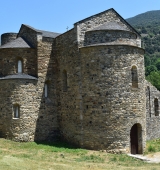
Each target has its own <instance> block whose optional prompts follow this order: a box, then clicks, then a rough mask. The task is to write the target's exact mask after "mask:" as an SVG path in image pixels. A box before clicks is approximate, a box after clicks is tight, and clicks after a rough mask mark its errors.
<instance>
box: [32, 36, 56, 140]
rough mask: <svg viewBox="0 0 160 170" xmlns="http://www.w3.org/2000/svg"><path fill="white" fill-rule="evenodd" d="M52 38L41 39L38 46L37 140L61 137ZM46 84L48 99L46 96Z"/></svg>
mask: <svg viewBox="0 0 160 170" xmlns="http://www.w3.org/2000/svg"><path fill="white" fill-rule="evenodd" d="M52 44H53V39H52V38H42V37H41V38H40V37H39V41H38V44H37V58H38V61H37V62H38V83H37V91H38V96H37V101H38V103H39V108H38V109H39V111H38V119H37V122H36V133H35V140H36V141H43V140H46V141H47V140H55V139H57V136H58V135H59V130H58V122H57V97H56V75H55V73H54V70H53V66H54V60H53V58H52V56H51V54H52ZM45 83H47V85H48V97H45V96H44V88H45V87H44V86H45Z"/></svg>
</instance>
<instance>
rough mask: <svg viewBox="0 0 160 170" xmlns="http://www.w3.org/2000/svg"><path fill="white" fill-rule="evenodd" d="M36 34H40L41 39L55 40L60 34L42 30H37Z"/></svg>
mask: <svg viewBox="0 0 160 170" xmlns="http://www.w3.org/2000/svg"><path fill="white" fill-rule="evenodd" d="M37 31H38V32H41V33H42V36H43V37H51V38H56V37H57V36H58V35H60V33H56V32H49V31H43V30H37Z"/></svg>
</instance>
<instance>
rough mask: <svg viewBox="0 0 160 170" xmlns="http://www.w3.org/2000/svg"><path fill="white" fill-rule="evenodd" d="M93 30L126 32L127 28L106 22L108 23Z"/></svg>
mask: <svg viewBox="0 0 160 170" xmlns="http://www.w3.org/2000/svg"><path fill="white" fill-rule="evenodd" d="M93 30H124V31H128V29H127V27H125V26H123V25H120V24H119V23H117V22H108V23H105V24H103V25H100V26H98V27H96V28H94V29H93Z"/></svg>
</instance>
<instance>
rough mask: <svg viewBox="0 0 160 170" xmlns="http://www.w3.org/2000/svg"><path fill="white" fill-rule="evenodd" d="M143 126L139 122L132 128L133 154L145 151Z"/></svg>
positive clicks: (131, 144) (131, 146)
mask: <svg viewBox="0 0 160 170" xmlns="http://www.w3.org/2000/svg"><path fill="white" fill-rule="evenodd" d="M142 146H143V139H142V126H141V124H139V123H136V124H134V125H133V126H132V127H131V130H130V151H131V154H142V153H143V147H142Z"/></svg>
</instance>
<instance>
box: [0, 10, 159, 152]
mask: <svg viewBox="0 0 160 170" xmlns="http://www.w3.org/2000/svg"><path fill="white" fill-rule="evenodd" d="M1 43H2V44H1V46H0V96H1V97H0V100H1V102H0V117H1V119H0V137H4V138H7V139H11V140H15V141H24V142H28V141H52V140H56V139H58V138H59V137H61V138H62V139H63V140H65V141H68V142H70V143H73V144H74V145H76V146H78V147H82V148H88V149H96V150H101V149H104V150H106V151H107V152H112V153H115V152H118V153H119V152H120V153H121V152H123V153H129V152H131V153H135V154H136V153H143V151H144V149H145V145H146V140H150V139H155V138H160V123H159V122H160V117H159V97H160V92H159V91H158V90H157V89H156V88H155V87H153V86H152V85H151V84H150V83H149V82H147V81H146V80H145V68H144V49H143V48H141V36H140V35H139V33H138V32H137V31H136V30H135V29H134V28H133V27H132V26H131V25H129V24H128V23H127V22H126V21H125V20H124V19H123V18H122V17H121V16H120V15H119V14H118V13H117V12H116V11H115V10H114V9H109V10H106V11H104V12H102V13H99V14H96V15H93V16H91V17H88V18H86V19H84V20H81V21H79V22H77V23H75V24H74V27H73V29H71V30H69V31H67V32H65V33H63V34H59V33H55V32H48V31H43V30H37V29H35V28H32V27H30V26H28V25H24V24H22V26H21V28H20V30H19V32H18V33H4V34H2V36H1Z"/></svg>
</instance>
